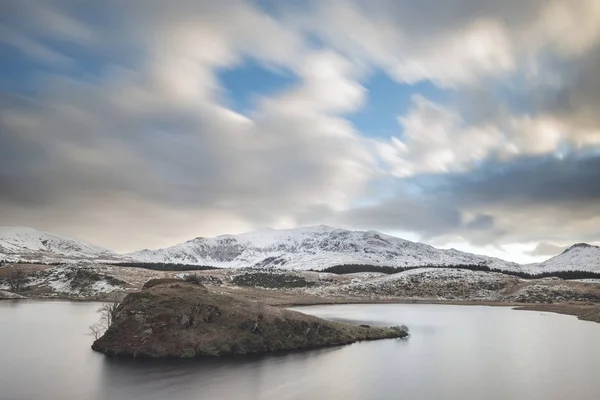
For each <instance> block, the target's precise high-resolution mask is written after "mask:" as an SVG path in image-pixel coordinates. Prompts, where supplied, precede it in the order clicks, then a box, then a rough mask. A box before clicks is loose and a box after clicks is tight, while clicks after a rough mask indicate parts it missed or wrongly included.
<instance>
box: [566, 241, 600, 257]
mask: <svg viewBox="0 0 600 400" xmlns="http://www.w3.org/2000/svg"><path fill="white" fill-rule="evenodd" d="M597 247H598V246H594V245H591V244H589V243H583V242H582V243H575V244H574V245H572V246H570V247H569V248H567V249H566V250H565V251H563V254H565V253H568V252H569V251H572V250H575V249H586V248H597Z"/></svg>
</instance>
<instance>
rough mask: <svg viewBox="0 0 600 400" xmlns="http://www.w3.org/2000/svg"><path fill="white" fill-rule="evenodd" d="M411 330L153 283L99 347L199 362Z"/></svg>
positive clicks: (125, 306) (125, 308)
mask: <svg viewBox="0 0 600 400" xmlns="http://www.w3.org/2000/svg"><path fill="white" fill-rule="evenodd" d="M406 336H408V332H407V330H406V328H405V327H375V326H369V325H353V324H348V323H342V322H337V321H327V320H323V319H321V318H317V317H313V316H309V315H306V314H302V313H300V312H296V311H291V310H287V309H284V308H279V307H274V306H269V305H265V304H262V303H260V302H255V301H252V300H249V299H247V298H243V297H241V296H240V297H238V296H235V295H232V294H225V293H219V291H218V290H209V289H207V288H206V287H205V286H204V285H202V284H199V283H196V282H186V281H183V280H177V279H154V280H151V281H149V282H148V283H146V284H145V285H144V287H143V288H142V290H141V291H139V292H135V293H130V294H128V295H127V296H126V297H125V298H124V299H123V301H122V302H121V303H120V304H119V305H118V307H116V308H115V309H114V311H113V315H112V321H111V324H110V326H109V327H108V329H107V330H106V332H105V333H104V334H103V335H102V336H101V337H99V338H98V339H97V340H96V341H94V343H93V344H92V349H93V350H96V351H99V352H102V353H104V354H106V355H109V356H125V357H136V358H138V357H152V358H167V357H181V358H194V357H205V356H227V355H240V354H254V353H265V352H274V351H291V350H301V349H312V348H318V347H324V346H338V345H344V344H350V343H353V342H357V341H362V340H377V339H388V338H403V337H406Z"/></svg>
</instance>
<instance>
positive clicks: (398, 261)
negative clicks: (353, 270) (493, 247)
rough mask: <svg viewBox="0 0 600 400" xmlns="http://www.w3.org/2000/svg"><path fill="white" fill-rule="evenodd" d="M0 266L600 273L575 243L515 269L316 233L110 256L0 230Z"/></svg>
mask: <svg viewBox="0 0 600 400" xmlns="http://www.w3.org/2000/svg"><path fill="white" fill-rule="evenodd" d="M0 261H9V262H11V261H12V262H14V261H31V262H74V261H94V262H108V263H110V262H113V263H114V262H120V263H125V262H138V263H139V262H143V263H169V264H192V265H205V266H213V267H223V268H240V267H276V268H281V269H315V270H322V269H325V268H327V267H331V266H334V265H342V264H368V265H376V266H391V267H419V266H432V265H435V266H443V265H447V266H452V265H464V264H469V265H473V264H477V265H482V266H487V267H489V268H494V269H500V270H511V271H520V270H523V271H529V272H534V271H535V272H556V271H563V270H581V271H600V247H598V246H592V245H589V244H585V243H580V244H576V245H573V246H571V247H570V248H568V249H567V250H565V251H564V252H563V253H561V254H559V255H557V256H555V257H552V258H550V259H549V260H547V261H544V262H542V263H540V264H535V265H528V266H521V265H520V264H517V263H513V262H509V261H505V260H501V259H498V258H494V257H487V256H483V255H476V254H471V253H466V252H461V251H458V250H454V249H450V250H445V249H437V248H435V247H432V246H429V245H426V244H423V243H415V242H411V241H408V240H404V239H400V238H397V237H394V236H389V235H385V234H382V233H379V232H376V231H351V230H345V229H336V228H332V227H328V226H323V225H320V226H315V227H307V228H296V229H285V230H276V229H263V230H258V231H254V232H249V233H244V234H240V235H221V236H216V237H211V238H204V237H197V238H195V239H191V240H188V241H186V242H183V243H180V244H177V245H175V246H172V247H167V248H163V249H157V250H147V249H145V250H139V251H135V252H132V253H125V254H117V253H115V252H112V251H110V250H108V249H104V248H101V247H98V246H95V245H93V244H90V243H87V242H84V241H81V240H77V239H72V238H68V237H64V236H61V235H56V234H53V233H49V232H43V231H38V230H35V229H32V228H23V227H0Z"/></svg>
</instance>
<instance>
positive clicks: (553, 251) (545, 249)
mask: <svg viewBox="0 0 600 400" xmlns="http://www.w3.org/2000/svg"><path fill="white" fill-rule="evenodd" d="M565 249H566V247H565V246H557V245H554V244H552V243H546V242H544V243H540V244H538V245H537V246H536V247H535V249H533V250H532V251H531V253H530V254H531V255H532V256H555V255H557V254H560V253H562V252H563V251H564V250H565Z"/></svg>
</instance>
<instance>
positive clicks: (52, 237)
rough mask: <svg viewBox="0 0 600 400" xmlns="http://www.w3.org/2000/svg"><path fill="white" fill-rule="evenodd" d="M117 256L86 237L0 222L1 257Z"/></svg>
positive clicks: (67, 258) (50, 259) (74, 258)
mask: <svg viewBox="0 0 600 400" xmlns="http://www.w3.org/2000/svg"><path fill="white" fill-rule="evenodd" d="M114 257H115V253H113V252H111V251H110V250H107V249H103V248H101V247H98V246H95V245H93V244H90V243H86V242H84V241H82V240H77V239H72V238H68V237H65V236H60V235H57V234H54V233H49V232H44V231H38V230H36V229H32V228H24V227H14V226H0V261H38V262H64V261H79V260H104V259H113V258H114Z"/></svg>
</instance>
